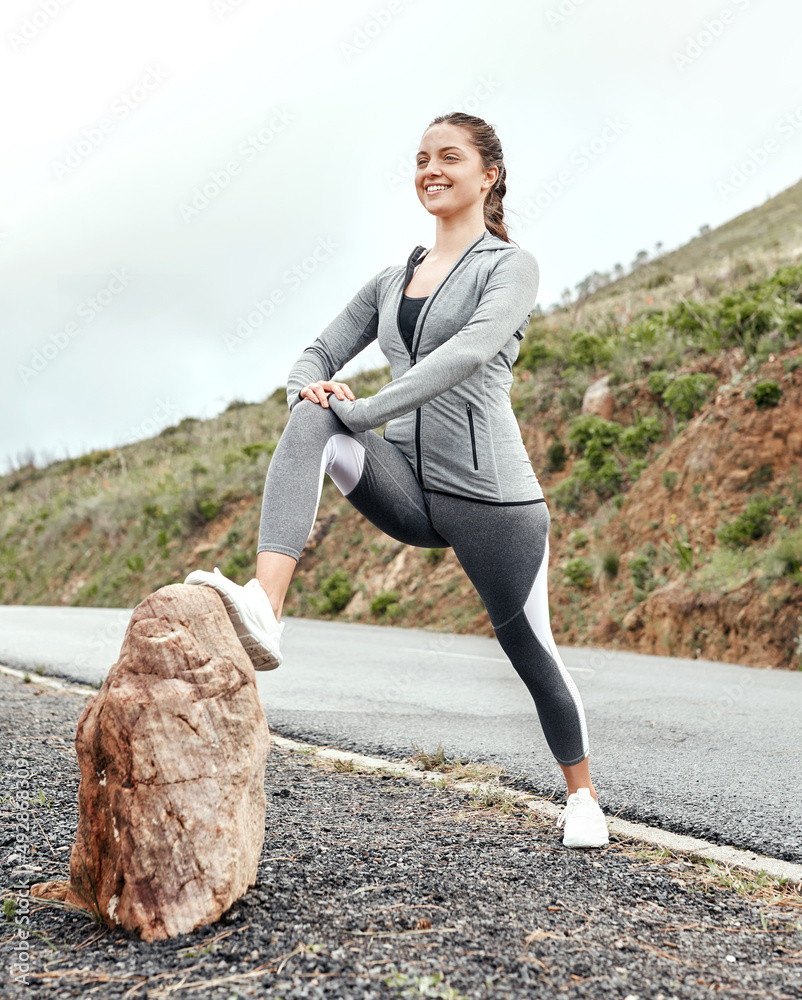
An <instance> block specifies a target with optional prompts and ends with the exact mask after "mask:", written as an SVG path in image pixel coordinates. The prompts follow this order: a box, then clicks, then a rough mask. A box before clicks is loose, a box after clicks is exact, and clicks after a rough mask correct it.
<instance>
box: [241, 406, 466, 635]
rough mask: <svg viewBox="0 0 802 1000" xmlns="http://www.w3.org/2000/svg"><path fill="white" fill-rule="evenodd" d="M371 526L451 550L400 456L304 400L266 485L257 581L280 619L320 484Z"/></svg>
mask: <svg viewBox="0 0 802 1000" xmlns="http://www.w3.org/2000/svg"><path fill="white" fill-rule="evenodd" d="M327 472H328V474H329V476H330V477H331V479H332V480H333V481H334V483H335V484H336V486H337V488H338V489H339V490H340V492H341V493H342V494H343V495H344V496H345V497H346V498H347V499H348V501H349V502H350V503H351V504H352V505H353V506H354V507H355V508H356V509H357V510H358V511H360V513H362V514H363V515H364V516H365V517H366V518H367V519H368V520H369V521H370V522H371V523H372V524H374V525H376V527H378V528H380V529H381V530H382V531H384V532H385V533H386V534H388V535H391V536H392V537H393V538H396V539H398V540H399V541H402V542H405V543H407V544H409V545H419V546H427V547H430V548H439V547H444V546H447V545H448V544H449V543H448V542H447V541H446V540H445V539H444V538H443V537H442V536H441V535H439V534H438V532H437V531H435V529H434V527H433V526H432V523H431V520H430V518H429V512H428V508H427V503H426V500H425V498H424V495H423V493H422V492H421V489H420V486H419V484H418V481H417V479H416V478H415V474H414V473H413V471H412V468H411V466H410V464H409V462H408V461H407V459H406V457H405V456H404V454H403V452H401V450H400V449H399V448H397V447H396V446H395V445H394V444H391V443H390V442H389V441H385V440H384V438H383V437H380V436H379V435H378V434H376V433H375V432H374V431H363V432H361V433H358V434H355V433H354V432H353V431H350V430H349V429H348V428H347V427H346V426H345V424H344V423H343V422H342V421H341V420H340V418H339V417H338V416H337V415H336V414H335V413H334V412H333V411H332V410H331V409H330V408H329V407H324V406H321V405H319V404H318V403H313V402H312V401H311V400H306V399H303V400H301V401H300V402H299V403H297V404H296V405H295V406H294V407H293V410H292V413H291V414H290V419H289V421H288V423H287V426H286V427H285V428H284V432H283V433H282V435H281V438H280V439H279V442H278V445H277V446H276V450H275V451H274V453H273V457H272V459H271V462H270V466H269V467H268V470H267V475H266V477H265V488H264V494H263V497H262V516H261V521H260V525H259V541H258V545H257V557H256V578H257V579H258V580H259V582H260V583H261V584H262V587H263V588H264V589H265V592H266V593H267V596H268V598H269V599H270V603H271V605H272V606H273V610H274V612H275V613H276V617H277V618H278V617H279V615H280V613H281V609H282V608H283V604H284V598H285V596H286V593H287V589H288V587H289V585H290V581H291V579H292V574H293V571H294V570H295V566H296V565H297V562H298V560H299V559H300V557H301V552H302V551H303V548H304V546H305V545H306V542H307V540H308V538H309V535H310V533H311V531H312V527H313V526H314V523H315V519H316V517H317V511H318V507H319V505H320V497H321V494H322V491H323V477H324V475H325V473H327Z"/></svg>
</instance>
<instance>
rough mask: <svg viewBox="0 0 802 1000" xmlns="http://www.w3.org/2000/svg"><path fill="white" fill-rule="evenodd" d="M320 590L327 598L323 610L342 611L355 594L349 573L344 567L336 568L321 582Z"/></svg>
mask: <svg viewBox="0 0 802 1000" xmlns="http://www.w3.org/2000/svg"><path fill="white" fill-rule="evenodd" d="M320 592H321V594H323V597H324V598H325V602H324V605H323V606H321V608H320V610H322V611H335V612H336V611H342V609H343V608H344V607H345V606H346V604H348V602H349V601H350V600H351V597H352V596H353V593H354V591H353V588H352V587H351V581H350V579H349V577H348V574H347V573H346V572H345V570H343V569H337V570H335V571H334V572H333V573H332V574H331V576H329V577H327V578H326V579H325V580H323V582H322V583H321V584H320Z"/></svg>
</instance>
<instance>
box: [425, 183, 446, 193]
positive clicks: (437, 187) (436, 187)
mask: <svg viewBox="0 0 802 1000" xmlns="http://www.w3.org/2000/svg"><path fill="white" fill-rule="evenodd" d="M450 187H451V185H450V184H432V185H430V186H429V187H427V188H426V194H438V193H439V192H440V191H448V189H449V188H450Z"/></svg>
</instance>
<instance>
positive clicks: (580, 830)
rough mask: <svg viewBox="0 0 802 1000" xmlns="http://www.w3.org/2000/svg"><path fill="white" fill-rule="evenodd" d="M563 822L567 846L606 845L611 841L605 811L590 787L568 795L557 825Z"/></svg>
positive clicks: (564, 842)
mask: <svg viewBox="0 0 802 1000" xmlns="http://www.w3.org/2000/svg"><path fill="white" fill-rule="evenodd" d="M563 823H565V831H564V832H563V844H565V846H566V847H604V845H605V844H609V843H610V837H609V836H608V833H607V822H606V820H605V818H604V813H603V812H602V811H601V808H600V806H599V804H598V802H597V801H596V800H595V799H594V798H593V796H592V795H591V794H590V789H589V788H578V789H577V790H576V791H575V792H574V793H573V794H572V795H569V796H568V802H567V803H566V805H565V808H564V809H563V811H562V812H561V813H560V815H559V816H558V817H557V826H562V825H563Z"/></svg>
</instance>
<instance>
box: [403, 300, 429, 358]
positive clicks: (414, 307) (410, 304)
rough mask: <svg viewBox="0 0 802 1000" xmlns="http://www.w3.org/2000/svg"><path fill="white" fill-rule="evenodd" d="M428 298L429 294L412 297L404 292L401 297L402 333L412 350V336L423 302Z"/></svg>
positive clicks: (409, 348)
mask: <svg viewBox="0 0 802 1000" xmlns="http://www.w3.org/2000/svg"><path fill="white" fill-rule="evenodd" d="M428 298H429V296H428V295H424V296H422V297H421V298H411V297H410V296H409V295H407V294H406V293H404V297H403V298H402V299H401V317H400V318H401V335H402V336H403V338H404V340H405V341H406V345H407V348H408V350H410V351H411V350H412V338H413V336H414V334H415V325H416V323H417V322H418V316H419V314H420V311H421V309H422V308H423V303H424V302H425V301H426V300H427V299H428Z"/></svg>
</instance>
